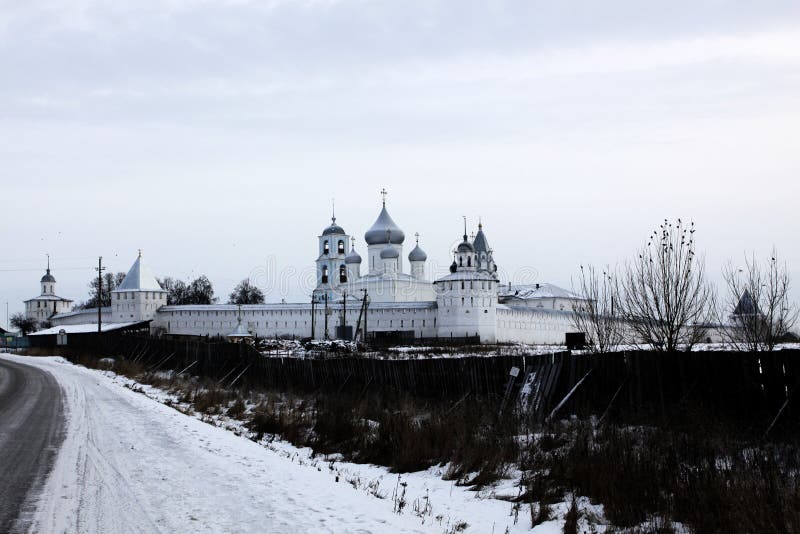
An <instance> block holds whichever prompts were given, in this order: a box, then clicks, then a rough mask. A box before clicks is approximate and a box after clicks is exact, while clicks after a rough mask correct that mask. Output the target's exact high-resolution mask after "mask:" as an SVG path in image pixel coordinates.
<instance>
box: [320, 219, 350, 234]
mask: <svg viewBox="0 0 800 534" xmlns="http://www.w3.org/2000/svg"><path fill="white" fill-rule="evenodd" d="M333 234H337V235H346V234H345V231H344V228H342V227H341V226H339V225H338V224H336V217H331V225H330V226H328V227H327V228H325V229H324V230H323V231H322V235H333Z"/></svg>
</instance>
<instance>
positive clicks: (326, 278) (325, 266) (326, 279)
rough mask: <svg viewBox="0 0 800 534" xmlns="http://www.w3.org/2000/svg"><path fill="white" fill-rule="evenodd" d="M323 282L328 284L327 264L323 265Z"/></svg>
mask: <svg viewBox="0 0 800 534" xmlns="http://www.w3.org/2000/svg"><path fill="white" fill-rule="evenodd" d="M322 283H323V284H327V283H328V266H327V265H323V266H322Z"/></svg>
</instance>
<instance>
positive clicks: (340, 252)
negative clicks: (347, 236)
mask: <svg viewBox="0 0 800 534" xmlns="http://www.w3.org/2000/svg"><path fill="white" fill-rule="evenodd" d="M338 250H339V254H344V241H342V240H341V239H340V240H339V245H338Z"/></svg>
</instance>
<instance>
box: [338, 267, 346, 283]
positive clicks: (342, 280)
mask: <svg viewBox="0 0 800 534" xmlns="http://www.w3.org/2000/svg"><path fill="white" fill-rule="evenodd" d="M339 282H340V283H342V284H344V283H345V282H347V267H345V266H344V265H342V266H341V267H339Z"/></svg>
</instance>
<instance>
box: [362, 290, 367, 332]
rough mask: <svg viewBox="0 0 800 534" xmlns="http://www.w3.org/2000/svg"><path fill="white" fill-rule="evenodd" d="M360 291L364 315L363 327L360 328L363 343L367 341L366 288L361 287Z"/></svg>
mask: <svg viewBox="0 0 800 534" xmlns="http://www.w3.org/2000/svg"><path fill="white" fill-rule="evenodd" d="M361 291H363V292H364V302H363V303H362V304H361V306H362V308H361V309H362V310H363V315H364V328H363V329H362V330H361V336H362V339H363V340H364V343H366V342H367V290H366V289H362V290H361Z"/></svg>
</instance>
